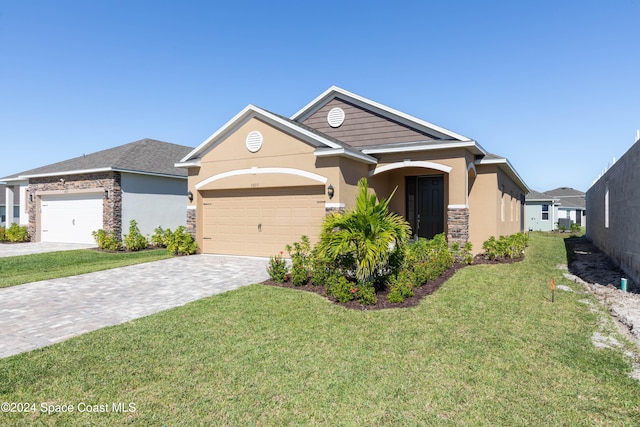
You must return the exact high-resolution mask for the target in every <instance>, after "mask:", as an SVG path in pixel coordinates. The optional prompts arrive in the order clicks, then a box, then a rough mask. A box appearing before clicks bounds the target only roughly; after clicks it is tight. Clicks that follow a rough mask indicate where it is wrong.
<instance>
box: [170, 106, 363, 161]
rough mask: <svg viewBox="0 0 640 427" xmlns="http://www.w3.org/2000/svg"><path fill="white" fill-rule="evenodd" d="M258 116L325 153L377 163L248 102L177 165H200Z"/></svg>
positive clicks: (342, 144) (348, 147) (301, 125)
mask: <svg viewBox="0 0 640 427" xmlns="http://www.w3.org/2000/svg"><path fill="white" fill-rule="evenodd" d="M254 118H255V119H258V120H260V121H263V122H265V123H267V124H268V125H270V126H272V127H274V128H276V129H278V130H280V131H282V132H284V133H287V134H289V135H292V136H294V137H296V138H298V139H300V140H302V141H304V142H306V143H308V144H310V145H312V146H313V147H315V148H316V149H317V150H319V151H321V152H322V153H328V152H331V153H334V154H338V155H345V156H350V157H355V158H359V159H360V160H363V161H365V162H375V159H374V158H372V157H370V156H367V155H366V154H362V153H360V152H359V151H358V150H355V149H353V148H352V147H350V146H349V145H348V144H344V143H342V142H340V141H338V140H336V139H335V138H332V137H331V136H328V135H324V134H323V133H322V132H319V131H317V130H316V129H312V128H310V127H308V126H305V125H303V124H301V123H297V122H295V121H293V120H290V119H288V118H286V117H283V116H280V115H278V114H274V113H272V112H270V111H267V110H264V109H262V108H259V107H256V106H255V105H248V106H247V107H245V108H244V109H243V110H242V111H240V112H239V113H238V114H236V115H235V116H234V117H233V118H232V119H231V120H229V121H228V122H227V123H225V124H224V125H223V126H222V127H221V128H220V129H218V130H217V131H216V132H214V133H213V134H212V135H210V136H209V137H208V138H207V139H205V140H204V141H203V142H202V143H201V144H200V145H198V146H197V147H196V148H195V149H194V150H192V151H191V152H190V153H188V154H187V155H186V156H184V157H183V158H182V160H180V162H179V163H177V164H176V165H177V166H178V167H190V166H197V164H198V162H199V160H200V159H201V158H202V157H203V156H204V155H206V154H207V153H208V152H209V151H211V150H212V149H213V148H215V147H216V146H217V145H218V144H220V143H221V142H222V141H224V140H225V139H226V138H227V137H229V135H231V134H232V133H234V132H236V131H237V130H238V129H239V128H240V127H241V126H242V125H244V124H245V123H247V122H248V121H249V120H251V119H254Z"/></svg>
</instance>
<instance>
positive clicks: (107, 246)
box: [91, 229, 122, 251]
mask: <svg viewBox="0 0 640 427" xmlns="http://www.w3.org/2000/svg"><path fill="white" fill-rule="evenodd" d="M91 235H92V236H93V239H94V240H95V241H96V244H97V245H98V247H99V248H100V249H103V250H107V251H119V250H120V249H121V248H122V242H120V240H119V239H118V238H117V237H116V235H115V233H114V232H110V233H107V232H106V231H104V230H103V229H100V230H96V231H92V232H91Z"/></svg>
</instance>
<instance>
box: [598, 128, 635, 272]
mask: <svg viewBox="0 0 640 427" xmlns="http://www.w3.org/2000/svg"><path fill="white" fill-rule="evenodd" d="M639 164H640V132H639V135H638V138H637V140H636V143H635V144H634V145H633V146H632V147H631V148H630V149H629V151H627V152H626V153H625V154H624V156H622V158H620V159H619V160H618V161H617V162H615V163H614V164H613V165H612V166H611V167H610V168H609V169H608V170H607V171H606V172H604V173H603V174H602V175H601V176H600V177H599V178H598V179H597V180H596V181H595V182H594V183H593V185H592V186H591V188H589V190H587V203H586V206H587V211H588V212H589V222H588V223H587V237H588V238H589V239H590V240H591V241H593V243H595V244H596V245H597V246H598V247H599V248H600V249H601V250H602V251H603V252H604V253H606V254H607V255H608V256H609V257H611V258H612V259H613V260H614V261H615V262H616V263H617V264H618V265H619V266H620V267H621V268H622V269H623V270H624V271H625V272H626V273H627V274H628V275H629V276H630V278H631V279H633V281H634V282H636V283H640V219H639V218H640V186H639V185H638V183H639V182H640V169H639V168H638V165H639Z"/></svg>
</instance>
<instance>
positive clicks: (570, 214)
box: [526, 187, 587, 231]
mask: <svg viewBox="0 0 640 427" xmlns="http://www.w3.org/2000/svg"><path fill="white" fill-rule="evenodd" d="M526 205H527V207H526V211H527V213H526V218H527V225H526V227H527V230H529V231H553V230H556V229H557V228H558V223H560V225H563V226H565V227H567V229H568V228H569V227H570V226H571V223H576V224H578V225H580V226H582V227H585V226H586V224H587V211H586V205H585V195H584V193H583V192H582V191H578V190H574V189H573V188H568V187H560V188H556V189H555V190H549V191H545V192H544V193H540V192H538V191H533V190H532V191H530V192H529V194H527V197H526Z"/></svg>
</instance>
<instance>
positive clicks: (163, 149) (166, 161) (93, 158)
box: [1, 138, 193, 180]
mask: <svg viewBox="0 0 640 427" xmlns="http://www.w3.org/2000/svg"><path fill="white" fill-rule="evenodd" d="M191 150H193V148H192V147H186V146H183V145H176V144H171V143H169V142H162V141H156V140H154V139H148V138H145V139H141V140H139V141H135V142H131V143H129V144H124V145H120V146H118V147H114V148H109V149H106V150H102V151H98V152H96V153H92V154H86V155H83V156H80V157H76V158H74V159H69V160H64V161H62V162H58V163H53V164H51V165H47V166H42V167H39V168H35V169H31V170H28V171H24V172H20V173H17V174H14V175H11V176H8V177H5V178H1V180H9V179H12V178H18V177H29V176H37V175H47V174H52V173H69V172H77V171H86V170H93V169H112V170H119V171H130V172H139V173H152V174H160V175H173V176H184V177H186V176H187V170H185V169H182V168H176V167H175V166H174V164H175V163H176V162H178V161H180V159H181V158H182V157H184V156H186V155H187V154H189V152H191Z"/></svg>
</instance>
